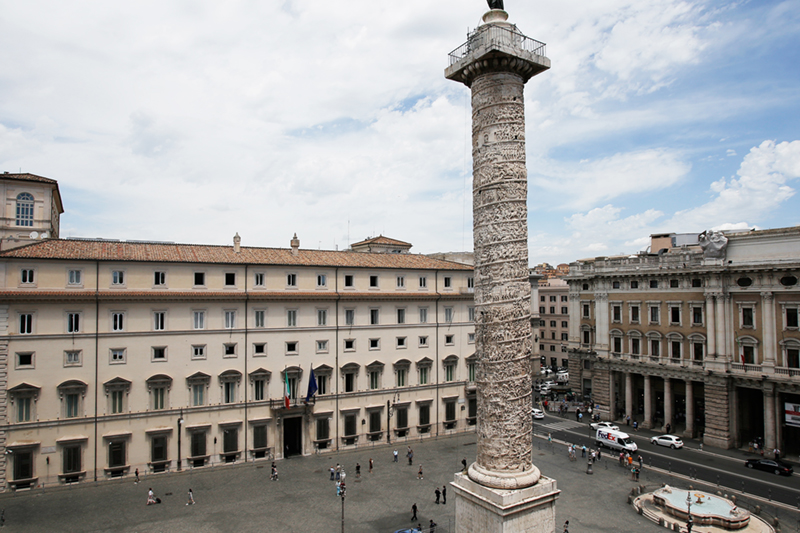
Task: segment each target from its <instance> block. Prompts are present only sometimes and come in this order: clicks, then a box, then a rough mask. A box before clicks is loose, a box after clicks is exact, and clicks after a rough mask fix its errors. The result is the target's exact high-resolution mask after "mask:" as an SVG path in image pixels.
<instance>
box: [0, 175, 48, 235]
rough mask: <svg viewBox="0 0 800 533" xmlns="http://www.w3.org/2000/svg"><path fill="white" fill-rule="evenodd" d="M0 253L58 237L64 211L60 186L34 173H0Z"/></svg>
mask: <svg viewBox="0 0 800 533" xmlns="http://www.w3.org/2000/svg"><path fill="white" fill-rule="evenodd" d="M0 198H2V199H3V205H2V212H0V250H8V249H10V248H16V247H17V246H23V245H25V244H30V243H32V242H35V241H37V240H39V239H48V238H58V234H59V216H60V215H61V213H63V212H64V208H63V207H62V205H61V194H60V192H59V190H58V183H57V182H56V181H55V180H51V179H50V178H43V177H41V176H36V175H34V174H11V173H8V172H5V173H3V174H0Z"/></svg>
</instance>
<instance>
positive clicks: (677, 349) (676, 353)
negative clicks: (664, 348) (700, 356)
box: [670, 341, 681, 359]
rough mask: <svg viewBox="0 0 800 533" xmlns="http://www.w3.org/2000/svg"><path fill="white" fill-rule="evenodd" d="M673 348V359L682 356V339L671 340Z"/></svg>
mask: <svg viewBox="0 0 800 533" xmlns="http://www.w3.org/2000/svg"><path fill="white" fill-rule="evenodd" d="M670 345H671V348H672V358H673V359H680V358H681V342H680V341H671V342H670Z"/></svg>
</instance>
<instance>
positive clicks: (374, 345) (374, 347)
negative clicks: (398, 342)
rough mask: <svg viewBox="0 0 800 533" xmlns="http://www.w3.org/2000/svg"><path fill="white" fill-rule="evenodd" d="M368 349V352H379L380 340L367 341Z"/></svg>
mask: <svg viewBox="0 0 800 533" xmlns="http://www.w3.org/2000/svg"><path fill="white" fill-rule="evenodd" d="M369 349H370V350H380V349H381V340H380V339H370V340H369Z"/></svg>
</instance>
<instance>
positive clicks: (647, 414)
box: [642, 374, 653, 429]
mask: <svg viewBox="0 0 800 533" xmlns="http://www.w3.org/2000/svg"><path fill="white" fill-rule="evenodd" d="M642 427H643V428H645V429H650V428H652V427H653V384H652V383H651V381H650V376H649V375H648V374H645V376H644V422H642Z"/></svg>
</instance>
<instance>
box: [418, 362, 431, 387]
mask: <svg viewBox="0 0 800 533" xmlns="http://www.w3.org/2000/svg"><path fill="white" fill-rule="evenodd" d="M428 370H429V368H428V367H426V366H424V367H422V368H420V369H419V384H420V385H427V384H428Z"/></svg>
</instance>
